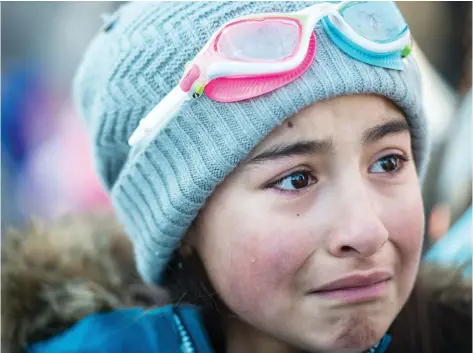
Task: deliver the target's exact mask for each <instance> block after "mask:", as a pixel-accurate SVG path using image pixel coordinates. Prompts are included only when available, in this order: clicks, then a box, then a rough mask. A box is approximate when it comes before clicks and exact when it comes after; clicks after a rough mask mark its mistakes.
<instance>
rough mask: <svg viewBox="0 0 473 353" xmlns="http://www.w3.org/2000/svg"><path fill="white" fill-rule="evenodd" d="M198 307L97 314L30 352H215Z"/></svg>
mask: <svg viewBox="0 0 473 353" xmlns="http://www.w3.org/2000/svg"><path fill="white" fill-rule="evenodd" d="M202 327H203V325H202V322H201V320H200V315H199V311H198V309H196V308H195V307H192V306H179V307H174V306H171V305H168V306H165V307H160V308H156V309H152V310H149V309H148V310H146V309H140V308H130V309H122V310H117V311H113V312H109V313H102V314H93V315H90V316H87V317H86V318H84V319H82V320H80V321H79V322H77V323H76V324H75V325H74V326H72V328H70V329H69V330H67V331H66V332H65V333H63V334H62V335H60V336H56V337H54V338H51V339H49V340H46V341H42V342H38V343H35V344H33V345H31V346H30V347H29V348H28V349H27V352H28V353H194V352H198V353H212V352H213V351H212V348H211V346H210V342H209V340H208V338H207V336H206V334H205V332H204V330H203V329H202Z"/></svg>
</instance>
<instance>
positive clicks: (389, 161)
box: [369, 154, 409, 173]
mask: <svg viewBox="0 0 473 353" xmlns="http://www.w3.org/2000/svg"><path fill="white" fill-rule="evenodd" d="M408 160H409V159H408V158H407V157H405V156H403V155H400V154H392V155H389V156H386V157H383V158H381V159H379V160H378V161H376V162H375V163H374V164H373V165H372V166H371V167H370V169H369V171H370V172H371V173H396V172H398V171H400V170H401V169H402V167H403V166H404V163H405V162H407V161H408Z"/></svg>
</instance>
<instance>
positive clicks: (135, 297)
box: [1, 215, 472, 353]
mask: <svg viewBox="0 0 473 353" xmlns="http://www.w3.org/2000/svg"><path fill="white" fill-rule="evenodd" d="M2 243H3V244H2V269H1V270H2V288H1V294H2V313H1V314H2V352H6V353H21V352H22V351H23V349H24V348H25V347H26V346H27V345H28V343H31V342H36V341H40V340H44V339H47V338H50V337H53V336H55V335H57V334H59V333H61V332H62V331H64V330H65V329H67V328H69V327H70V326H72V325H73V324H74V323H75V322H77V321H78V320H80V319H82V318H84V317H85V316H87V315H89V314H91V313H96V312H105V311H110V310H114V309H120V308H125V307H132V306H145V307H149V306H156V305H158V306H160V305H164V304H167V303H169V297H168V295H167V293H166V291H164V290H162V289H160V288H152V287H149V286H145V285H144V284H143V283H142V281H141V280H140V278H139V276H138V274H137V272H136V270H135V263H134V260H133V251H132V246H131V243H130V242H129V240H128V239H127V238H126V237H125V236H124V234H123V233H122V231H121V228H120V226H119V225H118V224H117V223H116V222H115V220H114V218H113V217H111V216H109V215H98V216H97V215H96V216H84V217H77V216H73V217H66V218H64V219H61V220H60V221H59V222H57V223H54V224H48V225H46V224H40V223H39V222H35V223H34V224H32V225H31V227H29V228H28V229H26V230H25V231H22V232H19V231H16V232H10V233H9V234H7V235H6V237H5V239H4V240H3V242H2ZM471 298H472V292H471V282H469V281H464V280H462V277H461V273H459V272H458V271H456V272H454V271H452V270H446V269H440V268H438V267H433V266H428V267H424V268H423V269H422V270H421V272H420V275H419V279H418V281H417V283H416V287H415V290H414V292H413V295H412V296H411V299H410V300H409V301H408V303H407V304H406V307H405V308H404V309H403V311H402V312H401V314H400V315H399V317H398V318H397V319H396V321H395V323H394V324H393V327H392V328H391V331H392V332H391V334H392V336H393V341H392V343H391V346H390V347H389V349H388V352H402V353H407V352H415V353H421V352H422V353H427V352H428V353H434V352H439V353H444V352H452V353H453V352H455V353H463V352H464V353H467V352H468V353H470V352H471V351H472V348H471V347H472V345H471V340H472V333H471V329H472V323H471Z"/></svg>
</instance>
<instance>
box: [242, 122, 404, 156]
mask: <svg viewBox="0 0 473 353" xmlns="http://www.w3.org/2000/svg"><path fill="white" fill-rule="evenodd" d="M404 131H409V125H408V124H407V122H406V121H405V120H400V119H395V120H391V121H388V122H387V123H383V124H380V125H376V126H374V127H372V128H369V129H368V130H366V131H365V132H364V133H363V136H362V139H361V142H362V144H364V145H368V144H372V143H375V142H376V141H379V140H381V139H382V138H384V137H386V136H388V135H394V134H399V133H401V132H404ZM333 152H334V147H333V141H332V139H325V140H313V141H299V142H294V143H289V144H279V145H274V146H269V147H268V148H267V149H265V150H263V151H261V152H260V153H258V154H257V155H256V156H254V157H252V158H250V159H249V160H248V161H246V162H245V164H247V165H248V164H254V163H260V162H266V161H270V160H276V159H281V158H284V157H290V156H302V155H309V154H330V153H333Z"/></svg>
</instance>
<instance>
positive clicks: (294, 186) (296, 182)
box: [271, 171, 317, 191]
mask: <svg viewBox="0 0 473 353" xmlns="http://www.w3.org/2000/svg"><path fill="white" fill-rule="evenodd" d="M316 181H317V180H316V179H315V177H314V176H312V174H311V173H310V172H309V171H298V172H295V173H292V174H291V175H288V176H287V177H284V178H282V179H280V180H278V181H277V182H275V183H274V184H272V185H271V186H273V187H275V188H277V189H280V190H283V191H298V190H301V189H305V188H307V187H309V186H310V185H312V184H314V183H315V182H316Z"/></svg>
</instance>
